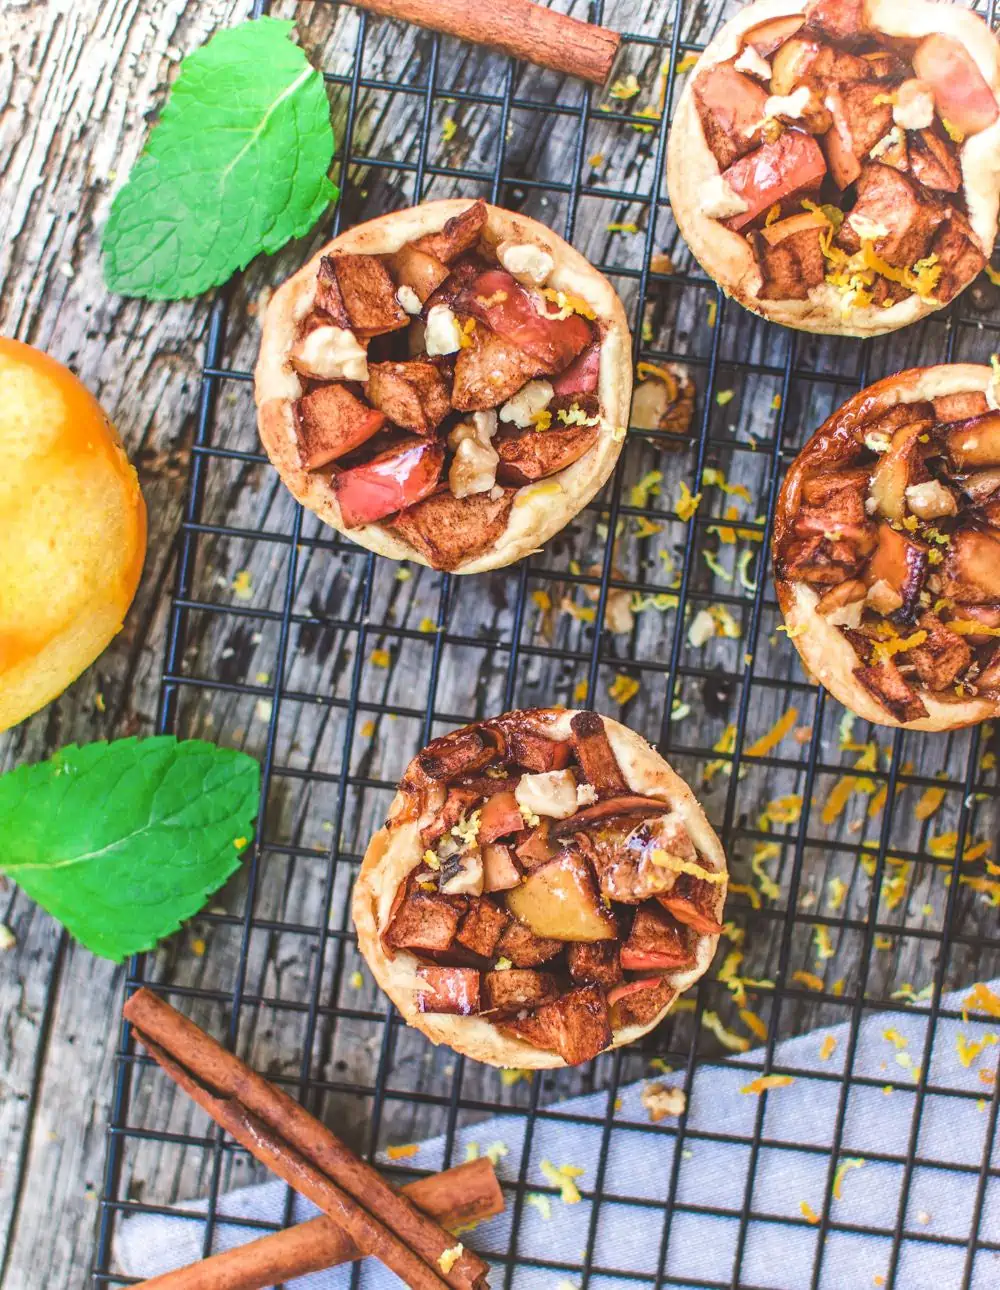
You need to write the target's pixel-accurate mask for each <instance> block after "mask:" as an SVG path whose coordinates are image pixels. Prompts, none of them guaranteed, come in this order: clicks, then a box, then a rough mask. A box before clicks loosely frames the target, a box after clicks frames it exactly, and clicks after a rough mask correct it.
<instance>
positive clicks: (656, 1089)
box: [642, 1084, 687, 1124]
mask: <svg viewBox="0 0 1000 1290" xmlns="http://www.w3.org/2000/svg"><path fill="white" fill-rule="evenodd" d="M642 1104H643V1106H644V1107H645V1108H646V1110H647V1111H648V1112H649V1118H650V1120H651V1121H652V1122H653V1124H659V1122H660V1121H661V1120H662V1119H664V1118H665V1117H666V1116H668V1115H683V1113H684V1108H685V1106H687V1098H686V1097H685V1096H684V1090H683V1089H679V1088H668V1087H667V1085H666V1084H647V1085H646V1086H645V1088H644V1089H643V1090H642Z"/></svg>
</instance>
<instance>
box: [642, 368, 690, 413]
mask: <svg viewBox="0 0 1000 1290" xmlns="http://www.w3.org/2000/svg"><path fill="white" fill-rule="evenodd" d="M635 375H636V379H637V380H640V381H644V380H646V378H647V377H650V376H654V377H655V378H656V379H657V380H658V381H662V382H663V384H664V385H665V386H666V387H667V398H668V399H669V400H670V402H671V403H676V402H677V400H678V398H679V397H680V391H679V390H678V388H677V380H676V378H675V377H674V375H673V373H672V372H670V371H669V370H668V369H667V368H665V367H663V366H662V365H661V364H659V363H636V365H635Z"/></svg>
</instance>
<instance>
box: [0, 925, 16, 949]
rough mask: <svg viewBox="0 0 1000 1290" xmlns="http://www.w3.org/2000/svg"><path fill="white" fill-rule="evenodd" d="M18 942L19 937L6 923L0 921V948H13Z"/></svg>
mask: <svg viewBox="0 0 1000 1290" xmlns="http://www.w3.org/2000/svg"><path fill="white" fill-rule="evenodd" d="M16 944H17V937H16V936H15V935H14V933H13V932H12V931H11V929H10V928H9V927H8V926H7V924H6V923H0V950H12V949H13V948H14V946H15V945H16Z"/></svg>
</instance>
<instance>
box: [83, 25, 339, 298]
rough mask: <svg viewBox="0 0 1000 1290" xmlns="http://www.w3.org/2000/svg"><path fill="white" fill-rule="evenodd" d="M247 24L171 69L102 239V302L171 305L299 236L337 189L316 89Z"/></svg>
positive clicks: (314, 78)
mask: <svg viewBox="0 0 1000 1290" xmlns="http://www.w3.org/2000/svg"><path fill="white" fill-rule="evenodd" d="M293 26H294V23H291V22H281V21H279V20H277V19H275V18H258V19H256V21H251V22H244V23H241V24H240V26H238V27H230V28H227V29H226V30H224V31H220V32H218V33H217V34H216V35H215V36H213V37H212V39H211V40H209V41H208V43H207V44H205V45H203V46H202V47H201V48H200V49H196V50H195V51H194V52H193V53H192V54H189V55H188V56H187V58H185V59H184V62H183V63H182V64H181V70H180V73H179V75H178V77H177V80H176V81H175V82H174V86H173V89H172V90H171V92H170V97H169V99H168V100H167V103H166V106H165V107H164V109H163V112H162V114H161V116H160V120H159V123H158V124H157V125H155V126H154V127H153V129H152V131H151V132H150V135H149V139H148V140H147V143H146V149H145V151H144V152H143V154H142V156H141V157H140V158H139V160H138V161H137V162H136V164H135V166H134V167H133V168H132V173H131V175H130V176H129V178H128V182H127V183H126V184H125V186H124V188H122V189H121V191H120V192H119V193H118V195H117V196H116V197H115V200H114V202H113V203H112V206H111V214H110V215H109V217H108V222H107V226H106V227H105V230H104V239H103V250H104V278H105V281H106V283H107V285H108V287H109V288H110V290H112V291H117V292H119V293H120V294H121V295H125V296H145V297H146V298H148V299H150V300H180V299H182V298H183V297H186V296H196V295H199V294H200V293H201V292H202V291H207V290H208V288H209V287H215V286H218V285H219V284H220V283H222V282H225V281H226V280H227V279H228V278H229V277H231V276H232V274H233V273H235V272H236V270H237V269H242V268H245V267H246V265H248V264H249V263H250V261H251V260H252V259H253V258H254V256H255V255H257V254H259V253H260V252H261V251H266V252H267V253H268V254H272V253H273V252H275V251H277V250H278V249H279V248H280V247H282V246H284V244H285V243H286V242H287V241H288V240H289V238H293V237H301V236H302V235H303V234H304V233H308V231H309V230H310V229H311V228H312V226H313V225H314V224H315V223H316V221H317V220H318V219H319V217H320V215H322V213H323V211H324V210H326V208H327V206H328V205H329V204H330V202H331V201H333V200H334V199H335V198H336V197H337V195H338V190H337V187H336V185H335V184H333V183H331V182H330V180H329V179H328V178H327V171H328V170H329V168H330V162H331V161H332V159H333V148H334V140H333V127H332V125H331V124H330V104H329V102H328V100H327V97H326V91H325V89H324V87H323V78H322V77H321V76H320V74H319V72H317V71H316V69H315V68H314V67H311V66H310V65H309V63H308V62H307V60H306V56H305V54H303V52H302V50H301V49H299V47H298V46H297V45H293V44H292V42H291V41H290V40H289V39H288V36H289V33H290V32H291V30H292V27H293Z"/></svg>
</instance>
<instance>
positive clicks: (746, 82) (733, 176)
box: [667, 0, 1000, 336]
mask: <svg viewBox="0 0 1000 1290" xmlns="http://www.w3.org/2000/svg"><path fill="white" fill-rule="evenodd" d="M998 94H1000V46H998V44H997V41H996V40H995V38H994V37H993V35H992V33H991V32H990V29H989V27H988V26H987V25H986V23H985V22H984V21H983V20H982V19H981V18H979V17H977V16H976V15H975V14H974V13H970V12H969V11H968V10H967V9H964V8H962V7H961V6H960V5H958V4H939V3H929V2H928V0H805V2H804V0H756V3H754V4H749V5H747V6H746V7H745V8H744V9H742V10H741V12H740V13H739V14H738V15H737V17H735V18H734V19H733V20H732V21H731V22H729V23H727V24H726V25H725V26H724V27H723V28H722V30H721V31H720V32H719V34H718V35H717V36H716V37H715V39H714V40H713V41H712V42H711V43H710V44H709V46H708V47H707V49H706V50H705V52H704V53H703V54H702V56H701V59H700V60H699V62H698V66H697V68H696V70H695V72H694V74H693V75H692V77H691V79H690V81H689V82H688V84H687V85H686V86H685V88H684V92H683V94H682V95H681V98H680V102H679V103H678V107H677V112H676V114H675V117H674V121H673V126H672V129H671V133H670V141H669V153H668V160H667V182H668V186H669V191H670V199H671V204H672V207H673V211H674V216H675V218H676V220H677V225H678V227H679V229H680V231H681V233H682V235H683V236H684V239H685V240H686V242H687V243H688V245H689V246H690V248H691V250H692V252H693V253H694V255H695V256H696V258H697V259H698V260H699V261H700V263H701V264H702V266H703V268H704V269H705V270H706V272H708V273H709V274H711V276H712V277H713V278H714V279H715V280H716V281H717V282H718V283H719V285H720V286H721V287H722V288H723V290H724V291H726V292H727V294H729V295H731V296H733V298H734V299H736V300H738V301H739V303H740V304H742V305H745V306H746V307H747V308H748V309H752V310H753V311H754V312H756V313H759V314H762V315H763V316H764V317H766V318H770V319H772V320H773V321H775V322H779V323H785V324H786V325H787V326H789V327H800V328H803V329H804V330H806V331H814V332H830V333H840V334H842V335H851V336H870V335H875V334H877V333H879V332H887V331H893V330H895V329H896V328H897V327H905V326H907V325H908V324H909V323H912V322H915V321H916V320H917V319H918V318H921V317H923V316H924V315H925V314H928V313H930V312H932V311H933V310H935V309H940V308H941V307H942V306H943V305H945V304H947V303H948V302H949V301H950V300H952V299H953V298H954V297H955V296H956V295H957V294H958V293H959V292H960V291H962V290H963V288H965V287H967V286H968V285H969V283H970V282H971V281H972V280H973V278H975V277H976V275H977V274H978V273H979V272H980V270H981V269H982V268H983V266H984V264H985V263H986V259H987V257H988V256H989V255H990V253H991V251H992V249H993V239H994V236H995V234H996V228H997V208H998V201H1000V100H998Z"/></svg>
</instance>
